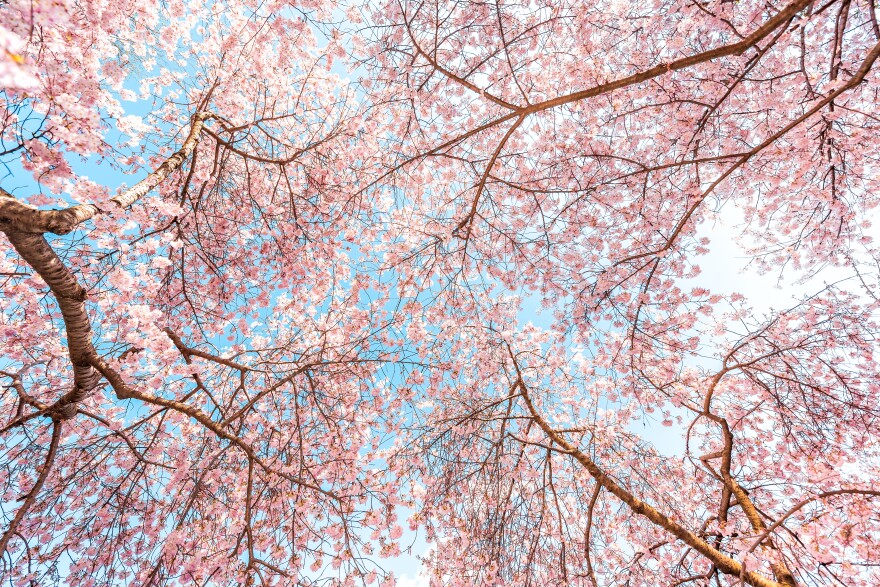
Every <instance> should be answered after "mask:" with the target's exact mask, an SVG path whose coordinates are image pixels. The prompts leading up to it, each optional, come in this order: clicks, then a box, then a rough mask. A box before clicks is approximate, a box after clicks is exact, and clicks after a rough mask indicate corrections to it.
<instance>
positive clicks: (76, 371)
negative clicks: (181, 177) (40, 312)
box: [4, 229, 101, 415]
mask: <svg viewBox="0 0 880 587" xmlns="http://www.w3.org/2000/svg"><path fill="white" fill-rule="evenodd" d="M4 232H6V236H7V238H9V242H10V243H12V246H13V248H14V249H15V251H16V252H17V253H18V254H19V255H21V258H22V259H24V260H25V262H26V263H27V264H28V265H30V266H31V267H32V268H33V270H34V271H36V272H37V274H38V275H39V276H40V277H41V278H43V281H45V282H46V285H48V286H49V289H50V290H51V291H52V295H54V296H55V299H56V300H57V301H58V307H59V309H60V310H61V316H62V317H63V318H64V328H65V330H66V331H67V350H68V352H69V354H70V363H71V365H72V366H73V389H72V390H71V391H70V392H69V393H67V394H66V395H65V396H64V397H63V398H62V400H63V399H64V398H67V401H65V402H64V404H65V405H64V406H61V407H62V408H63V409H66V406H67V405H71V404H75V403H77V402H80V401H82V399H83V397H85V394H86V393H87V392H88V391H89V390H91V389H93V388H94V387H95V386H96V385H98V382H99V381H100V380H101V374H100V373H98V371H96V370H95V368H94V367H92V364H91V361H90V359H91V357H92V355H94V354H95V347H93V346H92V327H91V323H90V322H89V316H88V313H87V312H86V304H85V301H86V297H87V296H88V294H87V293H86V290H85V289H83V287H82V286H80V285H79V283H77V281H76V277H74V276H73V273H71V272H70V270H69V269H68V268H67V267H65V266H64V263H62V262H61V259H59V258H58V255H56V254H55V251H53V250H52V247H50V246H49V243H48V242H46V238H45V237H44V236H43V235H42V234H33V233H27V232H20V231H18V230H10V229H6V230H5V231H4ZM74 409H75V408H74ZM65 415H67V414H65ZM70 415H72V414H70Z"/></svg>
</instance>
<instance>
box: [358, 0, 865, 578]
mask: <svg viewBox="0 0 880 587" xmlns="http://www.w3.org/2000/svg"><path fill="white" fill-rule="evenodd" d="M369 14H370V18H372V19H374V22H376V23H377V24H379V25H380V27H381V28H379V29H378V30H376V31H375V34H374V35H373V36H372V37H370V39H371V42H372V43H373V44H372V45H368V47H367V51H368V56H367V57H366V58H365V60H364V66H365V67H366V68H368V70H369V72H370V73H369V75H368V76H367V77H368V84H369V86H368V90H369V91H370V92H371V95H372V96H373V98H372V99H373V100H375V101H376V102H384V103H393V104H394V105H395V106H396V110H395V116H396V117H397V118H398V120H399V121H400V122H399V126H400V128H401V129H403V132H402V133H401V134H400V135H399V137H398V142H397V143H396V147H395V148H390V149H388V150H389V152H391V153H392V154H393V155H392V156H390V157H389V158H388V159H387V162H386V170H387V171H386V173H387V175H386V176H385V177H383V178H382V179H381V180H380V181H382V182H388V183H393V185H394V186H395V190H396V193H399V194H401V196H400V198H399V205H398V208H397V209H396V210H395V211H394V213H393V216H392V218H391V221H390V224H389V226H390V227H391V228H390V229H389V232H390V233H392V234H393V235H395V237H396V239H395V240H393V241H392V245H391V248H390V252H389V253H386V262H387V263H388V265H389V266H392V267H394V268H395V269H396V270H397V271H399V272H400V274H401V276H402V283H403V284H404V285H405V287H406V289H407V290H408V294H409V298H408V299H409V300H410V302H409V303H412V304H414V305H415V304H419V307H418V310H419V312H420V313H421V315H419V314H415V315H414V316H413V319H414V320H416V321H417V322H421V323H423V325H424V327H423V329H424V331H423V334H422V335H421V336H418V337H413V338H412V340H413V342H414V343H415V344H417V345H418V348H419V352H420V353H421V354H422V355H423V356H424V357H426V359H425V360H426V361H427V362H428V363H429V364H431V365H432V367H431V370H430V373H426V374H425V375H426V383H425V384H424V386H423V387H422V388H421V390H420V393H419V394H417V396H421V398H419V397H416V404H415V405H416V407H417V409H418V416H417V417H416V418H414V419H413V423H412V425H410V426H408V427H407V431H406V432H407V434H406V435H407V436H408V438H410V440H409V441H408V442H407V443H406V444H405V445H403V446H402V448H401V451H400V453H399V461H398V465H399V466H400V467H401V471H403V473H402V474H407V475H409V477H408V478H411V479H412V480H413V483H417V484H418V485H419V486H418V487H417V494H416V497H417V499H418V501H419V503H421V504H422V506H421V509H420V510H419V511H418V513H417V515H416V518H417V521H418V522H419V523H423V524H424V525H425V527H426V528H427V533H428V537H429V539H430V540H432V541H433V542H434V543H435V544H436V545H437V546H436V549H435V550H434V551H432V554H431V556H430V557H429V560H428V562H427V564H428V569H429V571H430V573H431V577H432V580H433V581H434V582H435V583H436V584H450V585H476V584H479V585H483V584H516V585H533V584H534V585H537V584H540V585H548V584H549V585H646V586H647V585H669V586H674V585H685V584H696V585H740V584H750V585H762V586H770V585H807V584H812V585H820V584H821V585H833V584H840V585H873V584H876V583H877V581H878V575H877V571H876V568H877V562H878V561H877V555H876V553H877V552H880V545H878V543H877V540H878V538H880V534H878V530H880V528H878V521H880V519H878V515H877V514H878V509H877V504H878V500H877V497H878V496H880V493H878V491H880V487H878V486H877V485H876V479H877V478H878V475H877V473H878V464H880V461H878V452H877V450H878V444H877V438H878V435H877V432H878V428H877V426H878V420H877V416H878V414H880V412H878V407H880V406H878V400H877V397H878V393H877V392H878V382H877V378H876V373H877V363H876V361H877V357H876V354H875V353H876V336H877V332H878V329H877V326H878V323H877V318H878V316H877V310H878V298H877V291H878V290H877V286H878V284H877V281H878V258H880V257H878V251H877V249H876V244H875V243H874V241H873V240H872V238H871V232H872V228H871V218H872V215H876V206H877V203H878V201H877V193H878V173H877V172H878V168H877V162H878V157H877V156H878V151H877V141H876V137H877V131H878V126H877V124H878V117H877V107H876V105H877V103H878V100H877V96H878V89H880V88H878V85H877V83H878V82H877V78H876V74H875V73H874V71H873V68H874V67H875V64H876V61H877V58H878V56H880V30H878V25H877V16H876V10H875V6H874V3H873V2H870V1H869V2H848V1H841V2H836V1H830V2H824V3H814V2H809V1H794V2H776V3H765V2H723V1H722V2H692V1H687V2H678V1H670V2H665V1H658V2H627V1H625V0H623V1H619V2H607V3H594V4H589V3H581V2H565V1H562V2H560V1H553V2H516V1H503V2H500V1H499V2H484V3H478V2H433V1H412V2H407V1H404V0H395V1H391V2H387V3H385V4H383V5H382V6H381V7H380V8H376V9H374V10H372V11H371V12H369ZM717 223H721V224H725V223H726V224H728V225H730V224H737V225H738V226H739V227H740V229H741V232H742V240H741V244H742V247H744V248H745V249H746V251H747V253H748V254H749V256H750V261H749V262H750V264H751V265H752V267H753V268H757V269H759V270H761V271H763V272H765V273H770V274H774V273H775V274H777V275H778V276H779V278H780V279H783V278H791V276H792V274H794V276H795V277H799V278H801V279H802V280H803V281H802V282H801V283H803V284H806V283H808V282H809V283H816V282H817V280H818V283H820V285H819V286H818V287H817V288H815V289H813V290H807V289H806V288H807V285H803V286H802V287H800V288H797V287H796V288H794V290H793V293H795V294H797V299H792V302H791V304H790V305H789V306H788V307H783V308H779V309H775V310H770V311H769V312H764V311H755V310H753V309H752V306H751V304H750V301H749V300H745V299H743V298H742V296H740V295H736V294H734V295H730V294H724V293H722V292H715V291H711V290H710V289H707V288H705V287H693V286H689V285H687V282H688V281H693V280H694V278H695V277H696V276H698V274H699V272H700V268H699V263H700V256H701V255H704V254H705V253H706V252H707V251H708V250H709V248H710V246H711V242H710V239H709V238H708V237H709V236H710V235H711V230H710V229H709V227H711V226H712V225H713V224H717ZM738 269H739V267H733V266H732V267H730V268H729V270H730V271H736V270H738ZM829 272H830V274H832V275H834V282H831V278H826V281H827V283H825V285H824V286H822V285H821V283H822V282H821V279H822V275H826V274H829ZM841 276H843V277H841ZM536 302H540V303H541V304H542V305H543V307H544V308H546V313H547V314H550V315H552V318H550V319H549V320H546V322H549V326H547V327H538V326H533V325H524V324H525V323H527V322H528V320H529V319H530V318H532V316H530V315H529V314H528V313H529V311H530V310H529V308H533V307H534V304H535V303H536ZM531 311H532V312H533V310H531ZM535 322H538V321H537V320H535ZM420 405H421V406H423V407H421V408H418V406H420ZM649 422H650V423H656V424H657V426H656V427H652V428H651V429H648V431H647V432H643V431H645V430H646V428H645V427H643V426H642V424H644V423H649ZM664 427H668V428H666V429H667V430H668V432H667V434H668V435H670V436H671V435H676V436H679V437H681V438H682V441H683V442H682V450H681V453H680V454H673V455H669V454H665V455H664V454H662V453H660V452H659V451H658V450H657V448H656V447H655V446H654V445H653V444H652V443H651V440H652V436H654V438H656V435H657V434H658V433H657V432H656V430H657V428H659V429H660V430H663V429H664ZM651 430H653V432H652V431H651Z"/></svg>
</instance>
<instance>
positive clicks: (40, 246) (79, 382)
mask: <svg viewBox="0 0 880 587" xmlns="http://www.w3.org/2000/svg"><path fill="white" fill-rule="evenodd" d="M212 117H213V115H212V114H209V113H207V112H200V113H198V114H196V115H195V116H193V118H192V124H191V126H190V131H189V134H188V135H187V138H186V140H185V141H184V143H183V145H182V146H181V148H180V149H178V150H177V151H176V152H175V153H174V154H173V155H171V156H170V157H169V158H168V159H166V160H165V161H164V162H162V164H161V165H159V167H157V168H156V169H155V170H154V171H153V172H152V173H150V174H149V175H148V176H147V177H145V178H144V179H143V180H141V181H139V182H138V183H136V184H135V185H134V186H132V187H131V188H130V189H128V190H126V191H124V192H123V193H121V194H120V195H118V196H116V197H114V198H113V199H112V200H111V201H112V202H114V203H115V204H116V205H118V206H120V207H121V208H123V209H125V208H128V207H129V206H131V205H132V204H133V203H135V202H136V201H137V200H138V199H139V198H140V197H142V196H144V195H146V194H147V193H149V192H150V191H151V190H152V189H154V188H155V187H156V186H157V185H159V184H160V183H161V182H162V181H163V180H164V179H166V178H167V177H168V176H169V175H170V174H171V173H173V172H174V171H175V170H177V169H179V168H180V166H181V165H182V164H183V162H184V161H185V160H186V159H187V158H188V157H189V156H190V154H192V152H193V149H195V147H196V145H197V144H198V141H199V136H200V134H201V131H202V128H203V127H204V124H205V121H206V120H208V119H210V118H212ZM99 212H101V210H100V209H99V208H98V207H97V206H95V205H93V204H78V205H76V206H71V207H70V208H65V209H63V210H39V209H37V208H35V207H33V206H30V205H28V204H25V203H24V202H21V201H19V200H18V199H16V198H15V197H14V196H12V194H10V193H9V192H7V191H5V190H3V189H2V188H0V231H2V232H4V233H5V234H6V236H7V238H8V239H9V242H10V243H11V244H12V247H13V248H14V249H15V251H16V252H17V253H18V254H19V255H20V256H21V258H22V259H24V261H25V262H26V263H27V264H28V265H30V266H31V268H33V270H34V271H35V272H36V273H37V274H38V275H39V276H40V277H41V278H42V279H43V281H45V282H46V285H48V286H49V290H50V291H51V292H52V295H54V296H55V299H56V300H57V302H58V307H59V308H60V310H61V316H62V318H63V319H64V328H65V330H66V334H67V349H68V352H69V354H70V363H71V365H72V366H73V389H71V390H70V391H69V392H67V393H66V394H64V395H63V396H62V397H61V398H60V399H58V401H56V402H55V403H54V404H53V405H52V406H50V407H49V408H47V412H48V413H50V414H51V415H52V417H53V418H57V419H62V420H64V419H68V418H72V417H73V416H74V415H76V410H77V404H78V403H79V402H81V401H82V400H83V399H84V398H85V397H86V394H87V393H88V392H89V391H91V390H92V389H94V388H95V387H96V386H97V385H98V384H99V383H100V382H101V373H100V372H99V371H98V370H97V369H95V367H94V366H93V365H94V364H95V363H96V362H97V361H98V354H97V352H96V351H95V347H94V346H93V345H92V327H91V322H90V321H89V315H88V312H87V311H86V304H85V301H86V298H87V297H88V293H87V292H86V290H85V289H84V288H83V287H82V286H81V285H79V283H78V282H77V280H76V277H75V276H74V275H73V273H72V272H71V271H70V269H68V268H67V267H66V266H65V265H64V263H63V262H62V261H61V259H60V258H59V257H58V255H56V254H55V251H54V250H52V247H50V246H49V243H48V242H47V241H46V238H45V237H44V236H43V235H44V234H45V233H47V232H48V233H53V234H67V233H69V232H71V231H72V230H74V229H75V228H76V227H77V226H78V225H79V224H81V223H83V222H85V221H86V220H89V219H90V218H92V217H94V216H95V215H96V214H98V213H99Z"/></svg>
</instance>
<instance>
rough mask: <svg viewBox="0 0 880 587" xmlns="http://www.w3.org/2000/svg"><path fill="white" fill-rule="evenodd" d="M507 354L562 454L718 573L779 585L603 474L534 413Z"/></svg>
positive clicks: (758, 586)
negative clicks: (708, 562)
mask: <svg viewBox="0 0 880 587" xmlns="http://www.w3.org/2000/svg"><path fill="white" fill-rule="evenodd" d="M510 353H511V359H512V360H513V366H514V369H515V370H516V381H515V382H514V384H513V386H514V388H519V390H520V391H521V392H522V397H523V401H524V402H525V404H526V407H527V408H528V411H529V414H530V415H531V417H532V420H534V422H535V423H536V424H538V427H539V428H541V430H543V431H544V433H545V434H546V435H547V437H548V438H549V439H550V440H552V441H553V442H554V443H556V444H558V445H559V446H560V447H561V448H562V450H563V451H564V452H565V453H567V454H569V455H571V456H572V457H573V458H574V459H575V460H576V461H577V462H578V463H580V464H581V465H582V466H583V467H584V468H585V469H586V470H587V472H588V473H589V474H590V476H591V477H593V479H594V480H595V481H596V482H597V483H598V484H600V485H601V486H602V487H604V488H605V489H607V490H608V492H609V493H611V494H613V495H614V496H615V497H617V498H618V499H620V500H621V501H622V502H623V503H624V504H625V505H626V506H627V507H628V508H629V509H630V510H631V511H632V512H633V513H635V514H638V515H640V516H643V517H645V518H646V519H648V521H650V522H651V523H652V524H654V525H656V526H658V527H660V528H662V529H663V530H664V531H666V532H669V533H670V534H672V535H673V536H675V537H676V538H678V539H679V540H681V541H682V542H684V543H685V544H687V545H688V546H690V547H691V548H693V549H694V550H695V551H697V552H699V553H700V554H701V555H703V556H704V557H706V559H708V560H709V561H710V562H711V563H712V564H713V565H715V566H716V567H717V568H718V570H719V571H721V572H722V573H724V574H726V575H730V576H733V577H741V578H742V579H743V580H744V581H745V582H746V583H748V584H749V585H753V586H754V587H780V586H781V585H782V583H778V582H776V581H773V580H772V579H768V578H767V577H765V576H764V575H762V574H760V573H756V572H754V571H749V570H746V569H745V568H744V567H743V565H742V564H741V563H740V562H739V561H737V560H735V559H733V558H731V557H730V556H728V555H726V554H724V553H723V552H721V551H719V550H718V549H716V548H715V547H713V546H712V545H711V544H709V543H708V542H706V541H705V540H704V539H703V538H701V537H700V536H698V535H697V534H695V533H694V532H692V531H690V530H688V529H687V528H685V527H684V526H682V525H681V524H679V523H678V522H676V521H675V520H673V519H672V518H670V517H669V516H667V515H666V514H664V513H663V512H661V511H660V510H658V509H657V508H655V507H654V506H652V505H651V504H649V503H646V502H644V501H642V500H641V499H639V498H638V497H636V496H635V495H633V494H632V493H631V492H630V491H629V490H627V489H626V488H624V487H623V486H622V485H620V484H619V483H617V482H616V481H615V480H614V479H613V478H612V477H611V476H609V475H608V474H607V473H605V471H603V470H602V469H601V468H600V467H599V466H598V465H597V464H596V462H595V461H594V460H593V459H592V458H591V457H590V456H589V455H588V454H586V453H585V452H583V451H582V450H580V449H579V448H578V447H577V446H575V445H574V444H572V443H571V442H569V441H568V440H566V439H565V437H564V436H563V435H562V434H560V433H559V432H557V431H556V430H555V429H554V428H553V426H551V425H550V422H548V421H547V420H546V419H545V418H544V417H543V416H542V415H541V413H540V412H538V410H537V408H536V407H535V405H534V403H533V402H532V399H531V397H530V395H529V389H528V386H526V384H525V381H524V380H523V378H522V373H521V372H520V370H519V365H518V364H517V362H516V358H515V357H514V356H513V352H512V351H510Z"/></svg>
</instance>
